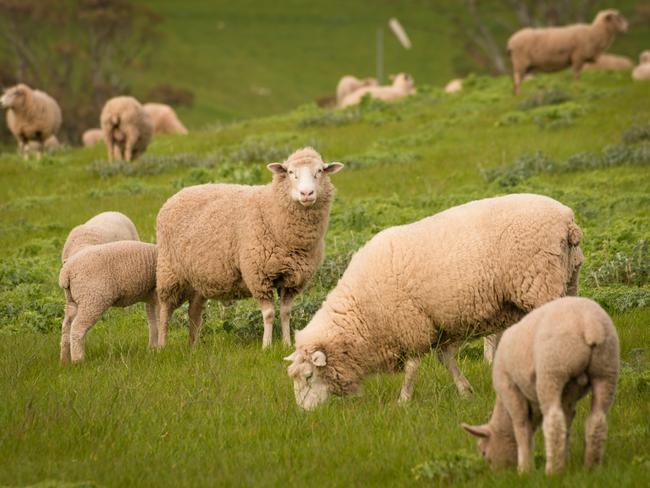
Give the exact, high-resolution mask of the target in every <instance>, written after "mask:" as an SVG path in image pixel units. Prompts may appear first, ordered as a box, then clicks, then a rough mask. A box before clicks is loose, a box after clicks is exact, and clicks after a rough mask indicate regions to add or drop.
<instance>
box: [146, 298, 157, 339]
mask: <svg viewBox="0 0 650 488" xmlns="http://www.w3.org/2000/svg"><path fill="white" fill-rule="evenodd" d="M144 309H145V311H146V312H147V322H148V323H149V347H150V348H152V349H153V348H155V347H156V346H157V345H158V300H157V298H156V297H155V296H154V297H152V298H151V299H150V300H149V301H148V302H147V303H145V304H144Z"/></svg>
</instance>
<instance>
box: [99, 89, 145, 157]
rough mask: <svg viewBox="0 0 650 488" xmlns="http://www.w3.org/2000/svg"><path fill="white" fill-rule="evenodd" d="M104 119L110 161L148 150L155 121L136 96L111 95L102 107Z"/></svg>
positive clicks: (101, 120) (102, 120)
mask: <svg viewBox="0 0 650 488" xmlns="http://www.w3.org/2000/svg"><path fill="white" fill-rule="evenodd" d="M100 122H101V126H102V131H103V132H104V141H105V142H106V148H107V150H108V160H109V161H113V158H116V159H121V160H124V161H131V160H133V159H137V157H138V156H140V155H141V154H142V153H144V152H145V151H146V150H147V146H148V145H149V141H150V140H151V136H152V135H153V123H152V122H151V118H150V117H149V115H148V114H147V112H145V111H144V109H143V108H142V105H140V102H138V101H137V100H136V99H135V98H133V97H124V96H122V97H115V98H111V99H110V100H109V101H108V102H106V104H105V105H104V108H103V109H102V114H101V117H100Z"/></svg>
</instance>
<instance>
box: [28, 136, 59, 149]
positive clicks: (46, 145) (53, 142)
mask: <svg viewBox="0 0 650 488" xmlns="http://www.w3.org/2000/svg"><path fill="white" fill-rule="evenodd" d="M61 147H62V146H61V143H60V142H59V139H57V137H56V136H54V135H52V136H50V137H48V138H47V140H46V141H45V142H43V143H42V144H41V143H40V142H36V141H29V142H28V143H27V153H31V152H39V151H40V152H50V153H51V152H55V151H58V150H59V149H61Z"/></svg>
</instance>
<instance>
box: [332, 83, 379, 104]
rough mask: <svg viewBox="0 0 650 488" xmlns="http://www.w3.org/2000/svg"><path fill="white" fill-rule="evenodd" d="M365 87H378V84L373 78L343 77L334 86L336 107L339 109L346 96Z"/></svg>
mask: <svg viewBox="0 0 650 488" xmlns="http://www.w3.org/2000/svg"><path fill="white" fill-rule="evenodd" d="M366 86H379V82H378V81H377V80H376V79H375V78H364V79H359V78H357V77H356V76H352V75H347V76H344V77H343V78H341V79H340V80H339V83H338V85H336V106H337V107H340V106H341V103H343V99H344V98H345V97H346V96H348V95H349V94H350V93H352V92H355V91H357V90H358V89H359V88H363V87H366Z"/></svg>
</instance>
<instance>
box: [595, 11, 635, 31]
mask: <svg viewBox="0 0 650 488" xmlns="http://www.w3.org/2000/svg"><path fill="white" fill-rule="evenodd" d="M599 22H604V23H605V25H606V26H607V29H608V30H610V31H613V32H627V27H628V23H627V19H626V18H625V17H623V16H622V15H621V14H620V12H619V11H618V10H614V9H609V10H603V11H602V12H598V15H597V16H596V20H595V23H599Z"/></svg>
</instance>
